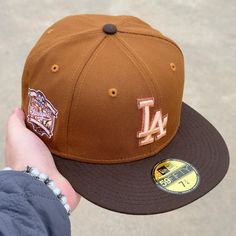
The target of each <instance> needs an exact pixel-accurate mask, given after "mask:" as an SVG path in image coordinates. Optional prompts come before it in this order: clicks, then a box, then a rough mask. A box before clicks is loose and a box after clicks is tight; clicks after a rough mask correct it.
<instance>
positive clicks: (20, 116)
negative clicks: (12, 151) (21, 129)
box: [15, 107, 25, 126]
mask: <svg viewBox="0 0 236 236" xmlns="http://www.w3.org/2000/svg"><path fill="white" fill-rule="evenodd" d="M15 114H16V116H17V118H18V119H19V120H20V122H21V123H22V125H24V126H25V113H24V111H23V110H22V109H21V108H18V107H16V108H15Z"/></svg>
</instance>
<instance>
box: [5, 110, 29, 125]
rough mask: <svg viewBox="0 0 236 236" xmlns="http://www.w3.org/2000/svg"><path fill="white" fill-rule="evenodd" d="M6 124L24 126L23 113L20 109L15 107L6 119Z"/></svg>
mask: <svg viewBox="0 0 236 236" xmlns="http://www.w3.org/2000/svg"><path fill="white" fill-rule="evenodd" d="M8 125H9V126H13V127H14V128H16V127H25V113H24V112H23V110H22V109H20V108H18V107H15V108H14V109H13V112H12V114H11V116H10V118H9V120H8Z"/></svg>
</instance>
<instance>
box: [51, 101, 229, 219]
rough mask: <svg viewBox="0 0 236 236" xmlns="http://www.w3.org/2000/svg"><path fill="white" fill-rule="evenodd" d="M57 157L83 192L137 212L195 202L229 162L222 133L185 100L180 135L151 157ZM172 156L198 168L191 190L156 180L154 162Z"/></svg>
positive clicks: (153, 211) (117, 208)
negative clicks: (113, 160) (92, 160)
mask: <svg viewBox="0 0 236 236" xmlns="http://www.w3.org/2000/svg"><path fill="white" fill-rule="evenodd" d="M53 157H54V160H55V163H56V166H57V168H58V170H59V171H60V172H61V173H62V174H63V175H64V176H65V177H66V178H67V179H68V181H69V182H70V183H71V184H72V186H73V188H74V189H75V190H76V191H77V192H78V193H79V194H80V195H81V196H83V197H84V198H86V199H87V200H89V201H91V202H93V203H95V204H96V205H99V206H101V207H103V208H106V209H109V210H112V211H117V212H121V213H126V214H135V215H148V214H157V213H163V212H167V211H170V210H174V209H176V208H179V207H182V206H184V205H187V204H189V203H191V202H193V201H195V200H196V199H198V198H200V197H202V196H203V195H204V194H206V193H207V192H209V191H210V190H211V189H213V188H214V187H215V186H216V185H217V184H218V183H219V182H220V181H221V180H222V179H223V177H224V176H225V174H226V172H227V170H228V166H229V153H228V149H227V146H226V144H225V142H224V140H223V138H222V136H221V135H220V134H219V132H218V131H217V130H216V129H215V128H214V127H213V126H212V125H211V124H210V123H209V122H208V121H207V120H206V119H205V118H204V117H202V116H201V115H200V114H199V113H198V112H196V111H195V110H194V109H192V108H191V107H189V106H188V105H186V104H185V103H183V105H182V113H181V123H180V127H179V129H178V132H177V133H176V136H175V137H174V138H173V140H172V141H171V142H170V143H169V145H167V146H166V147H165V148H164V149H163V150H162V151H161V152H159V153H158V154H156V155H154V156H152V157H148V158H145V159H143V160H138V161H134V162H130V163H123V164H89V163H82V162H79V161H74V160H67V159H63V158H60V157H58V156H56V155H54V154H53ZM170 158H174V159H180V160H183V161H186V162H188V163H190V164H191V165H193V166H194V167H195V168H196V169H197V170H198V173H199V176H200V182H199V185H198V187H197V188H195V189H194V190H193V191H192V192H189V193H186V194H173V193H168V192H165V191H163V190H161V189H160V188H158V187H157V186H156V184H155V183H154V181H153V178H152V169H153V167H154V166H155V164H156V163H158V162H161V161H162V160H165V159H170Z"/></svg>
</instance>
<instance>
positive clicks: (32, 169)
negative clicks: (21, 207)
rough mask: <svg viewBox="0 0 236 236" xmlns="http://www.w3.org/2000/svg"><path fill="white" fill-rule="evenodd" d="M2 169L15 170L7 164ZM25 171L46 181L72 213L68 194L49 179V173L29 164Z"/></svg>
mask: <svg viewBox="0 0 236 236" xmlns="http://www.w3.org/2000/svg"><path fill="white" fill-rule="evenodd" d="M2 170H13V169H12V168H11V167H8V166H7V167H5V168H4V169H2ZM23 172H24V173H27V174H30V175H31V176H32V177H34V178H35V179H38V180H40V181H42V182H44V183H45V184H46V185H47V186H48V187H49V188H50V189H51V190H52V191H53V193H54V194H55V195H56V196H57V198H58V200H59V201H60V202H61V203H62V205H63V206H64V207H65V209H66V212H67V214H68V215H70V214H71V209H70V206H69V205H68V204H67V198H66V196H65V195H63V194H62V193H61V190H60V189H59V188H57V187H56V185H55V183H54V181H53V180H51V179H49V176H48V175H47V174H45V173H43V172H40V171H39V170H38V169H37V168H35V167H31V166H28V165H27V166H26V170H23Z"/></svg>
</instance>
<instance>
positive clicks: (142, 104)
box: [137, 98, 168, 146]
mask: <svg viewBox="0 0 236 236" xmlns="http://www.w3.org/2000/svg"><path fill="white" fill-rule="evenodd" d="M137 103H138V109H142V111H143V121H142V130H141V131H138V133H137V137H138V138H140V141H139V146H142V145H146V144H149V143H153V142H154V141H155V140H158V139H160V138H162V137H163V136H165V135H166V125H167V118H168V114H166V115H165V116H163V117H162V112H161V111H156V112H155V114H154V116H153V118H151V114H150V107H153V106H154V98H145V99H138V100H137Z"/></svg>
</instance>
